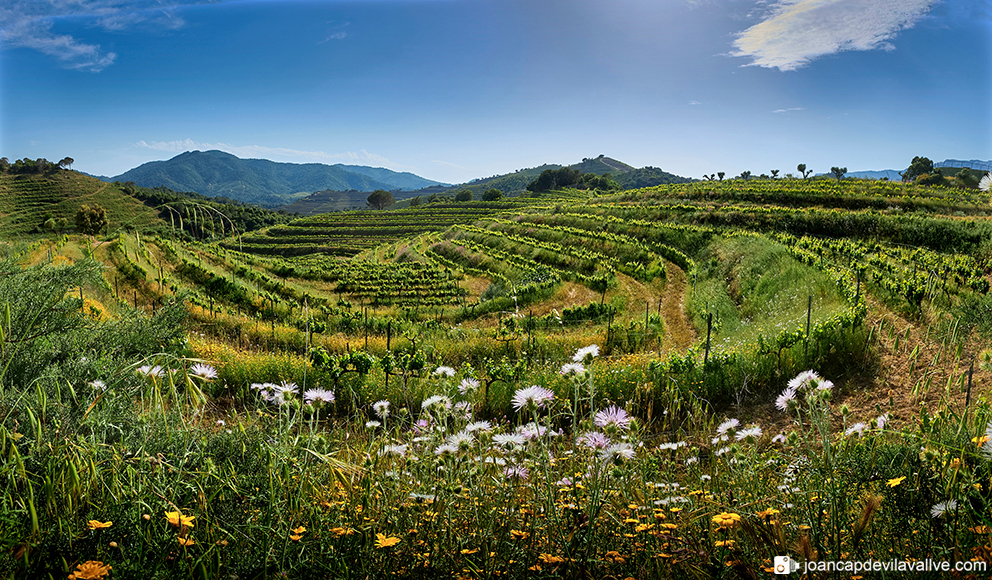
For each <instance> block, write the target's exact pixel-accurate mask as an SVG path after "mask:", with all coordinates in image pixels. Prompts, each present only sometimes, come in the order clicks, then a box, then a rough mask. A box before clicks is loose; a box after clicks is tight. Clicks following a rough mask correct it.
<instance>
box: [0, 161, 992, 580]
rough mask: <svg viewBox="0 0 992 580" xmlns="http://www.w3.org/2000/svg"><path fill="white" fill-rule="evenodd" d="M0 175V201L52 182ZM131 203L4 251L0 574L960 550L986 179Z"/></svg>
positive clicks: (413, 573) (982, 379)
mask: <svg viewBox="0 0 992 580" xmlns="http://www.w3.org/2000/svg"><path fill="white" fill-rule="evenodd" d="M84 185H86V187H91V185H87V184H86V183H85V182H84ZM2 186H3V188H5V189H0V217H2V219H3V220H5V222H4V223H9V224H18V223H22V222H24V220H23V219H21V218H19V217H18V216H22V215H28V214H26V213H24V212H28V211H29V210H30V208H31V207H34V206H39V207H40V206H43V205H45V204H46V203H49V204H50V203H52V202H51V201H49V202H46V201H45V199H44V191H51V186H45V187H47V188H48V189H45V187H42V186H39V185H27V184H20V183H17V182H12V181H5V182H3V184H2ZM67 187H68V186H67ZM108 187H111V186H108ZM32 188H34V189H32ZM35 189H37V190H38V191H40V192H42V193H32V192H33V191H34V190H35ZM42 190H44V191H42ZM79 191H81V192H83V193H84V194H85V195H93V196H96V195H97V194H98V193H100V192H101V191H103V190H92V191H91V190H90V189H85V188H83V189H80V190H79ZM87 192H88V193H87ZM77 197H85V196H84V195H80V196H77ZM126 199H127V200H128V202H129V203H130V202H132V201H134V199H133V198H130V197H128V198H126ZM60 203H61V202H60ZM135 203H137V202H135ZM198 203H199V202H198ZM140 207H141V209H140V210H135V215H147V216H148V222H147V224H146V225H151V226H154V227H153V228H149V227H143V225H142V224H141V223H139V220H137V218H135V219H134V220H131V221H129V222H126V224H125V225H124V226H123V227H116V228H115V227H114V226H113V220H112V226H111V233H110V234H108V235H106V236H102V237H97V238H90V237H85V236H79V235H56V234H50V235H48V236H45V237H39V236H37V235H35V236H33V237H32V236H30V235H28V234H29V233H30V231H31V230H29V229H27V227H26V226H24V227H23V228H22V229H16V228H15V229H14V230H12V231H14V232H15V233H16V235H10V238H11V241H10V242H9V243H7V244H6V252H5V254H6V256H7V261H6V263H5V265H4V276H0V321H2V324H0V332H2V333H3V337H5V338H4V339H3V341H0V342H2V344H5V345H6V346H5V347H4V349H3V350H2V352H0V357H2V358H4V364H5V365H6V366H5V367H4V370H3V371H2V372H0V395H2V396H0V417H4V423H3V425H4V426H3V427H2V429H3V430H2V431H0V435H2V437H0V455H3V456H4V457H5V461H7V463H5V467H2V468H0V481H4V486H6V487H5V488H4V489H5V490H6V497H0V502H2V503H3V508H2V510H0V511H2V513H3V514H5V518H6V519H2V518H0V532H2V533H0V536H2V537H3V538H5V539H4V540H3V542H4V543H2V547H3V548H4V550H5V552H4V555H0V571H2V572H3V573H4V574H7V575H10V576H12V577H19V576H21V575H23V574H28V575H44V574H49V573H50V574H51V575H52V577H57V576H59V575H61V576H65V575H66V574H69V573H74V574H75V577H76V578H87V577H100V578H102V577H105V576H107V575H108V574H109V572H107V573H104V574H103V575H102V576H101V575H99V574H97V572H95V571H94V572H92V575H87V574H89V572H88V569H83V568H80V569H79V571H75V572H74V568H75V567H76V566H77V564H79V565H82V564H83V560H82V559H81V558H80V557H77V556H75V554H84V553H85V554H86V557H85V560H92V561H93V562H98V563H101V565H102V563H103V562H111V561H113V562H114V571H113V577H118V576H119V575H120V576H121V577H138V574H140V573H143V572H147V574H148V576H147V577H162V578H165V577H187V576H188V577H197V578H200V577H215V576H217V575H219V574H221V573H223V574H226V575H234V576H237V577H241V578H265V577H278V575H279V574H286V575H288V576H290V577H301V578H325V577H339V576H342V575H344V574H353V575H354V576H356V577H380V576H381V575H382V574H385V575H388V576H390V577H391V576H397V577H415V578H427V577H436V575H438V574H443V575H445V576H446V577H464V578H496V577H506V576H509V577H532V576H538V577H555V578H558V577H590V576H603V577H605V576H607V575H610V576H611V577H617V578H626V577H634V578H641V577H695V578H710V577H726V578H737V577H740V578H754V577H765V576H768V575H769V573H770V570H771V559H772V557H773V556H775V555H777V554H780V553H782V554H784V553H787V552H791V553H793V554H797V549H800V548H801V550H802V556H803V558H804V559H805V560H807V561H812V560H816V559H837V560H841V559H849V558H850V559H861V558H867V557H868V555H869V554H875V555H876V556H877V557H878V558H882V556H883V555H884V556H885V557H886V558H888V557H896V556H898V555H899V553H900V552H899V550H912V553H913V554H914V557H919V558H935V559H949V560H950V559H957V560H969V559H971V558H974V559H976V561H977V560H982V561H987V560H988V559H989V557H990V556H992V547H990V546H989V543H990V538H992V536H990V532H989V530H990V529H992V528H990V527H989V526H992V519H990V518H989V517H988V513H989V509H988V506H989V505H990V504H992V499H990V497H992V496H990V495H989V494H990V491H989V489H988V481H989V479H988V478H989V476H990V471H992V470H990V467H989V457H990V456H992V448H989V449H988V450H985V449H984V448H983V447H982V445H984V444H985V440H983V439H982V437H983V436H984V437H985V439H988V437H989V436H992V427H990V430H989V432H986V423H988V422H989V420H990V418H992V417H990V413H992V411H990V407H989V404H988V399H987V393H988V386H989V384H990V383H989V380H990V376H992V355H990V354H989V351H988V347H989V338H990V337H992V294H990V281H992V277H990V271H992V270H990V268H992V222H990V221H989V216H988V214H989V212H990V211H992V206H990V198H989V195H988V192H983V191H979V190H958V189H949V188H947V189H945V188H931V187H924V186H916V185H913V184H903V183H894V182H887V181H861V180H844V181H836V180H819V179H817V180H799V179H781V180H770V179H752V180H741V179H735V180H730V181H704V182H695V183H683V184H673V185H664V186H657V187H651V188H645V189H637V190H629V191H624V192H620V193H615V194H609V195H599V194H597V193H596V192H585V191H576V190H565V191H560V192H555V193H552V194H544V195H536V196H531V197H523V196H521V197H515V198H509V199H503V200H500V201H498V202H450V201H448V202H443V203H434V204H430V203H428V204H423V205H419V206H415V207H411V208H407V209H402V210H395V211H371V210H370V211H349V212H340V213H333V214H322V215H316V216H307V217H302V218H298V219H293V220H290V221H288V222H287V223H275V224H274V225H269V226H267V227H264V228H261V229H257V230H252V231H242V229H243V228H239V227H238V226H237V225H236V224H237V223H242V222H236V221H234V220H231V219H227V221H224V214H223V212H222V210H221V209H217V208H214V209H210V210H209V211H207V210H203V211H192V210H189V209H184V210H183V212H182V213H181V214H180V212H178V211H174V210H169V209H167V208H165V206H162V205H159V206H156V209H154V210H152V209H151V208H149V207H148V206H140ZM190 207H192V206H190ZM31 211H35V210H31ZM66 211H69V210H64V209H59V210H57V213H58V212H61V213H58V215H62V214H64V213H65V212H66ZM156 213H157V214H158V215H157V216H155V214H156ZM30 215H34V214H30ZM180 215H181V216H182V220H183V223H180V222H179V220H178V218H177V216H180ZM34 219H35V218H34V217H32V218H31V220H34ZM142 219H145V218H142ZM287 219H288V218H287ZM19 220H20V221H19ZM207 220H209V221H210V223H211V225H207V223H206V221H207ZM190 232H193V235H191V234H190ZM22 278H23V280H24V281H22V282H19V281H21V280H22ZM28 283H30V284H33V285H34V286H36V287H38V288H41V289H42V290H38V291H37V294H38V295H39V296H41V297H43V298H44V302H43V305H48V306H47V307H44V308H42V307H41V306H38V307H37V309H35V310H31V308H34V307H33V306H31V305H30V304H29V303H33V302H32V301H31V300H26V299H25V296H29V295H30V294H28V292H30V291H29V290H25V289H24V287H21V286H18V284H28ZM39 299H40V298H39ZM4 308H5V309H6V310H2V309H4ZM184 321H185V322H184ZM48 352H51V353H53V354H52V355H50V356H49V355H47V354H45V355H44V356H41V355H37V356H34V355H31V354H30V353H48ZM809 369H814V370H816V371H817V373H818V374H812V373H810V371H809ZM139 371H140V372H139ZM827 378H829V379H830V380H829V381H827V380H826V379H827ZM831 381H832V382H831ZM14 385H23V386H24V388H20V387H18V388H15V387H14ZM783 389H785V391H783ZM69 391H71V393H70V392H69ZM759 425H760V426H759ZM852 429H853V430H852ZM60 430H63V431H64V432H66V433H72V434H73V435H72V436H71V437H62V436H61V435H59V436H58V437H56V442H55V443H54V444H52V445H47V446H46V443H45V441H46V437H52V436H54V435H55V434H58V433H61V432H63V431H60ZM773 435H775V437H773ZM973 438H974V439H973ZM976 443H977V444H976ZM921 448H922V449H923V451H922V452H921ZM67 458H68V459H67ZM94 458H98V459H94ZM8 460H9V461H8ZM955 462H956V463H955ZM177 476H181V478H180V479H181V480H182V481H183V482H184V483H183V484H181V485H180V484H176V483H175V481H174V480H175V478H176V477H177ZM892 482H897V483H892ZM903 482H904V483H903ZM783 489H784V491H783ZM883 496H885V499H884V501H883V500H882V499H881V498H882V497H883ZM949 501H954V502H955V503H954V507H953V508H952V507H948V506H950V504H949V503H946V502H949ZM487 502H490V503H492V505H490V506H488V507H487V508H486V509H482V508H480V507H479V506H481V505H485V504H487ZM939 502H945V504H944V505H943V508H942V509H943V511H941V513H940V514H939V515H932V514H931V508H933V509H934V510H936V508H937V506H938V504H939ZM880 506H881V507H880ZM958 506H960V509H959V508H958ZM965 506H975V507H968V508H967V509H965ZM489 508H492V509H489ZM954 510H957V511H954ZM951 512H953V513H951ZM187 513H188V514H195V518H197V519H196V520H195V525H194V524H193V523H192V522H193V520H192V519H190V520H188V521H187V520H184V519H183V518H185V517H191V518H192V517H194V516H193V515H189V516H187V515H185V514H187ZM149 514H151V515H150V516H149ZM163 514H165V515H164V516H163ZM170 514H171V515H170ZM947 514H949V515H947ZM146 516H148V517H146ZM859 518H860V519H859ZM70 520H71V521H70ZM110 520H113V522H114V523H113V525H112V526H111V525H110V524H106V525H105V526H104V524H102V522H104V521H110ZM94 521H95V522H96V524H99V525H94V524H93V522H94ZM87 522H88V523H87ZM184 522H186V523H184ZM59 525H64V526H65V529H64V530H59V529H58V527H59ZM101 526H104V527H101ZM852 530H853V531H852ZM910 530H922V531H921V534H923V535H925V536H926V537H925V538H924V537H923V535H919V536H918V535H916V534H913V533H911V531H910ZM976 530H977V531H976ZM7 538H9V539H7ZM803 542H805V543H803ZM67 543H72V544H73V546H74V547H73V548H71V549H65V548H64V547H63V544H67ZM796 546H800V548H797V547H796ZM803 546H804V547H803ZM235 547H236V548H237V550H235V549H234V548H235ZM69 552H71V553H72V554H74V556H73V558H72V559H65V561H64V562H59V561H58V558H63V557H64V556H63V555H64V554H65V553H69ZM163 554H165V555H166V556H165V557H163V556H162V555H163ZM486 555H488V557H485V556H486ZM358 561H360V562H362V563H361V564H360V565H357V566H358V568H353V566H356V565H355V564H354V562H358ZM87 563H88V562H87ZM94 566H95V564H94ZM53 570H55V571H57V573H55V572H52V571H53ZM94 570H97V569H96V568H94ZM383 571H385V572H383ZM981 576H982V575H981V574H979V575H978V576H974V577H981Z"/></svg>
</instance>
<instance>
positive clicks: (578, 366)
mask: <svg viewBox="0 0 992 580" xmlns="http://www.w3.org/2000/svg"><path fill="white" fill-rule="evenodd" d="M584 372H586V367H585V366H583V365H582V363H580V362H574V363H565V364H563V365H561V370H560V371H558V374H560V375H561V376H563V377H567V376H569V375H580V374H582V373H584Z"/></svg>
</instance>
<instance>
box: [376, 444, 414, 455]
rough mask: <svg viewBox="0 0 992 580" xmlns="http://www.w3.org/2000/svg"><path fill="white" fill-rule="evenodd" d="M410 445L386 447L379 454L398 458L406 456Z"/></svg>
mask: <svg viewBox="0 0 992 580" xmlns="http://www.w3.org/2000/svg"><path fill="white" fill-rule="evenodd" d="M408 447H409V445H386V446H385V447H383V448H382V451H380V452H379V455H395V456H396V457H404V456H406V450H407V448H408Z"/></svg>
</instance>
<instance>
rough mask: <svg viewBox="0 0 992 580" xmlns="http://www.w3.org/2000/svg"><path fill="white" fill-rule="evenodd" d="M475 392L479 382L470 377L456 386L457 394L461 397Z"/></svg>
mask: <svg viewBox="0 0 992 580" xmlns="http://www.w3.org/2000/svg"><path fill="white" fill-rule="evenodd" d="M477 390H479V381H477V380H475V379H473V378H471V377H469V378H464V379H462V382H461V384H459V385H458V392H459V393H461V394H463V395H471V394H472V393H474V392H476V391H477Z"/></svg>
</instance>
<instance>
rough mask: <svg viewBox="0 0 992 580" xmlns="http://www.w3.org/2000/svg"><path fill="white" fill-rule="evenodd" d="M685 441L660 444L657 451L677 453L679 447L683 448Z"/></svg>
mask: <svg viewBox="0 0 992 580" xmlns="http://www.w3.org/2000/svg"><path fill="white" fill-rule="evenodd" d="M685 446H686V442H685V441H676V442H674V443H662V444H661V445H659V446H658V451H666V450H667V451H677V450H678V449H679V448H680V447H685Z"/></svg>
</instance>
